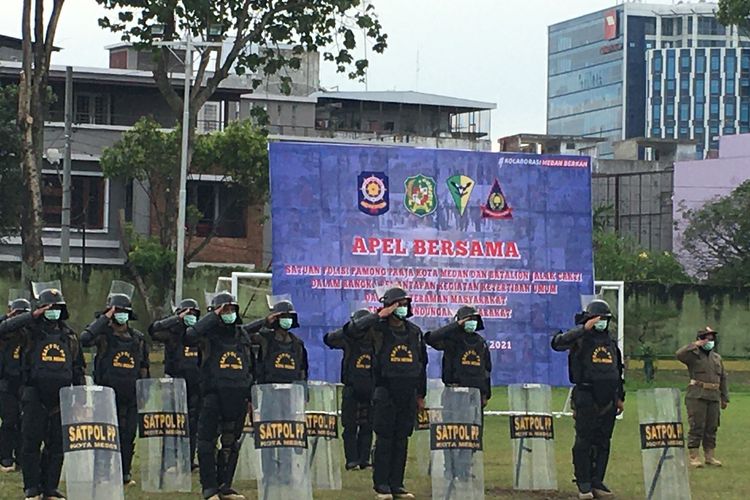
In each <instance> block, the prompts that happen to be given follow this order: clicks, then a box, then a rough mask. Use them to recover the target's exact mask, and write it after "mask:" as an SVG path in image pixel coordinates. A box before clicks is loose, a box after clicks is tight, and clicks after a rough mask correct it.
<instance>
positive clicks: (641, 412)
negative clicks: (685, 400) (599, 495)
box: [638, 388, 690, 500]
mask: <svg viewBox="0 0 750 500" xmlns="http://www.w3.org/2000/svg"><path fill="white" fill-rule="evenodd" d="M638 420H639V422H640V424H641V425H640V431H641V458H642V461H643V481H644V485H645V490H646V499H647V500H667V499H672V498H680V499H684V500H690V481H689V480H688V469H687V460H686V456H685V455H686V453H685V434H684V431H683V428H682V406H681V404H680V391H679V390H678V389H667V388H660V389H644V390H639V391H638Z"/></svg>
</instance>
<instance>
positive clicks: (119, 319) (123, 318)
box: [114, 312, 130, 325]
mask: <svg viewBox="0 0 750 500" xmlns="http://www.w3.org/2000/svg"><path fill="white" fill-rule="evenodd" d="M114 318H115V323H117V324H118V325H124V324H125V323H127V322H128V320H129V319H130V314H129V313H126V312H119V313H115V316H114Z"/></svg>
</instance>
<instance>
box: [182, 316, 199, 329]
mask: <svg viewBox="0 0 750 500" xmlns="http://www.w3.org/2000/svg"><path fill="white" fill-rule="evenodd" d="M182 321H184V322H185V324H186V325H187V326H193V325H194V324H196V323H197V322H198V317H197V316H196V315H195V314H186V315H185V316H183V317H182Z"/></svg>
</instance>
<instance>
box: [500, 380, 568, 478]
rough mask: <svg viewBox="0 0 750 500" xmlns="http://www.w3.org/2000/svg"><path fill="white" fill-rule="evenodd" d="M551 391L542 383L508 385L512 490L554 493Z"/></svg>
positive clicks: (553, 436)
mask: <svg viewBox="0 0 750 500" xmlns="http://www.w3.org/2000/svg"><path fill="white" fill-rule="evenodd" d="M550 399H551V390H550V387H549V386H548V385H542V384H514V385H510V386H508V400H509V403H510V411H511V412H512V415H511V417H510V439H511V441H512V443H513V488H514V489H516V490H556V489H557V471H556V465H555V429H554V422H553V418H552V412H551V410H550V408H551V404H550Z"/></svg>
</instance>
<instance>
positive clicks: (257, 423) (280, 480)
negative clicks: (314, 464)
mask: <svg viewBox="0 0 750 500" xmlns="http://www.w3.org/2000/svg"><path fill="white" fill-rule="evenodd" d="M253 404H254V409H253V427H254V437H255V447H256V448H257V449H259V450H260V461H261V478H260V481H258V498H259V499H261V500H312V483H311V482H310V462H309V458H308V449H307V427H306V425H305V423H306V422H305V387H304V385H302V384H260V385H255V386H253Z"/></svg>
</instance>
